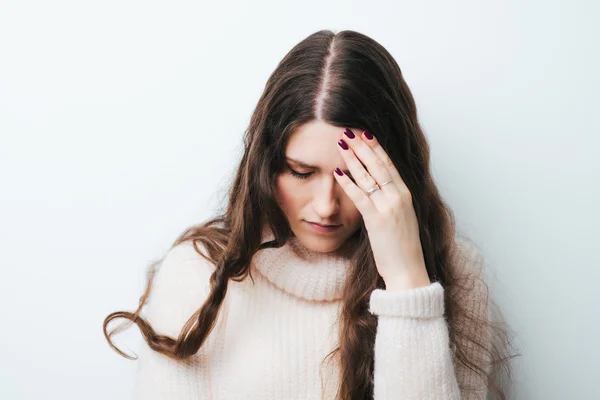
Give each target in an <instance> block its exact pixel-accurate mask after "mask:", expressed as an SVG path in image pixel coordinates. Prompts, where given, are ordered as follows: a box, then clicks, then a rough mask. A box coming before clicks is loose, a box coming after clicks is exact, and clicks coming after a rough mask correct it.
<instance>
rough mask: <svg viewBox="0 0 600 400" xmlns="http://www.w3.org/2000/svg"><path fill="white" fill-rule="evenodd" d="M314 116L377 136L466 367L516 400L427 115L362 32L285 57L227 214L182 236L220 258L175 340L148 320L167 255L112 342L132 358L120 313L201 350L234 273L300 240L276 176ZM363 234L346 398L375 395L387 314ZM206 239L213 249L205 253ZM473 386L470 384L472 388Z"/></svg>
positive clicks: (347, 316) (507, 339)
mask: <svg viewBox="0 0 600 400" xmlns="http://www.w3.org/2000/svg"><path fill="white" fill-rule="evenodd" d="M315 119H318V120H321V121H324V122H327V123H329V124H331V125H334V126H339V127H349V126H355V127H361V128H362V129H368V130H369V131H370V132H373V133H374V134H375V136H377V140H378V141H379V143H380V144H381V145H382V146H383V148H384V149H385V151H386V152H387V153H388V155H389V157H390V158H391V160H392V161H393V163H394V165H395V167H396V168H397V169H398V171H400V174H401V176H402V178H403V180H404V182H406V185H407V186H408V188H409V190H410V192H411V194H412V198H413V206H414V208H415V212H416V215H417V218H418V221H419V233H420V240H421V244H422V247H423V253H424V256H425V263H426V267H427V272H428V274H429V277H430V279H431V281H432V282H433V281H439V282H440V283H441V284H442V286H443V287H444V288H445V291H444V293H445V295H444V296H445V298H444V302H445V318H446V319H447V322H448V327H449V334H450V344H451V348H452V351H453V354H454V363H455V369H456V371H457V372H459V371H473V372H475V373H476V374H477V376H478V377H480V378H481V382H482V383H483V384H484V386H487V388H488V390H489V391H490V393H492V394H496V395H497V398H500V399H505V398H507V390H508V389H510V387H511V385H510V382H511V368H510V365H509V361H510V360H511V358H512V357H514V355H510V353H509V352H510V351H511V347H512V345H511V342H512V341H511V337H512V334H511V330H510V328H509V327H508V325H507V324H506V323H505V322H504V321H503V320H502V315H501V313H499V311H498V310H497V307H496V306H495V304H494V303H493V301H491V300H489V305H490V310H492V312H490V316H492V315H494V313H495V319H496V320H495V321H492V319H493V318H489V319H488V318H482V317H481V316H480V315H475V314H474V313H473V312H472V311H471V308H470V307H469V304H466V303H465V302H463V301H461V299H463V298H465V297H464V296H465V293H467V292H468V291H469V290H474V289H473V288H474V287H476V286H475V285H484V286H485V289H486V290H485V293H488V292H487V285H485V282H483V280H482V279H481V277H480V276H479V275H478V274H470V275H468V274H464V273H461V272H460V271H459V270H458V268H454V267H455V266H456V265H457V264H458V263H460V262H462V261H461V260H460V259H459V257H458V256H457V252H456V251H457V246H456V243H457V242H456V241H455V236H458V233H457V231H456V226H455V220H454V216H453V213H452V211H451V210H450V208H449V207H448V206H447V205H446V204H445V202H444V201H443V200H442V197H441V195H440V193H439V191H438V189H437V188H436V185H435V184H434V181H433V178H432V175H431V171H430V165H429V162H430V151H429V144H428V142H427V140H426V138H425V135H424V133H423V131H422V129H421V127H420V125H419V122H418V120H417V109H416V106H415V101H414V99H413V96H412V94H411V91H410V90H409V88H408V86H407V84H406V82H405V81H404V78H403V76H402V73H401V71H400V67H399V66H398V64H397V63H396V61H395V60H394V58H393V57H392V56H391V55H390V53H388V51H386V50H385V48H384V47H382V46H381V45H380V44H379V43H378V42H376V41H375V40H373V39H371V38H369V37H367V36H365V35H363V34H360V33H358V32H355V31H351V30H344V31H341V32H339V33H337V34H335V33H333V32H332V31H329V30H322V31H319V32H316V33H313V34H311V35H310V36H308V37H306V38H305V39H304V40H302V41H301V42H300V43H298V44H297V45H296V46H294V47H293V48H292V49H291V50H290V51H289V53H288V54H287V55H286V56H285V57H284V58H283V59H282V60H281V62H280V63H279V65H278V66H277V67H276V69H275V71H274V72H273V73H272V75H271V76H270V77H269V79H268V81H267V83H266V85H265V88H264V91H263V93H262V95H261V97H260V99H259V100H258V104H257V106H256V109H255V110H254V113H253V114H252V117H251V120H250V124H249V126H248V128H247V129H246V131H245V132H244V143H243V144H244V149H243V151H244V152H243V156H242V157H241V161H240V164H239V167H238V168H237V171H236V174H235V179H234V181H233V184H232V186H231V188H230V190H229V198H228V202H227V207H226V210H225V211H224V212H223V213H221V214H219V215H218V216H217V217H215V218H213V219H210V220H208V221H206V222H204V223H201V224H198V225H193V226H191V227H189V228H188V229H186V230H185V231H184V232H183V233H182V234H181V235H180V236H179V237H178V238H177V239H176V240H175V242H174V243H173V245H172V246H176V245H178V244H180V243H183V242H186V241H190V242H192V243H193V244H194V247H195V249H196V251H197V252H198V253H199V254H200V255H202V256H203V257H204V258H206V259H208V260H209V261H211V262H212V263H214V265H215V269H214V272H213V273H212V276H211V278H210V288H211V290H210V293H209V294H208V297H207V299H206V301H205V303H204V304H203V305H202V307H201V308H200V309H199V310H197V311H196V312H195V313H194V314H193V315H192V316H191V318H190V319H189V320H188V321H187V322H186V324H185V325H184V327H183V329H182V331H181V333H180V335H179V337H178V338H176V339H175V338H171V337H168V336H165V335H162V334H160V333H157V332H156V331H154V329H153V328H152V326H150V324H149V323H148V322H147V321H146V320H144V319H143V318H142V317H140V312H141V310H142V308H143V306H144V304H145V303H146V300H147V298H148V295H149V294H150V291H151V288H152V279H153V276H154V273H155V266H156V265H157V264H158V263H159V262H160V260H158V261H157V262H155V263H152V264H151V265H150V269H149V271H148V278H147V286H146V290H145V292H144V294H143V296H142V297H141V298H140V302H139V307H138V308H137V310H136V311H135V312H133V313H131V312H126V311H122V312H114V313H112V314H110V315H108V316H107V317H106V319H105V320H104V324H103V329H104V335H105V337H106V339H107V340H108V342H109V344H110V346H111V347H112V348H113V349H114V350H116V351H117V352H118V353H119V354H121V355H122V356H124V357H127V358H129V359H132V357H131V356H128V355H127V354H125V353H123V352H122V351H121V350H119V349H118V348H117V347H116V346H114V344H113V343H112V341H111V336H112V335H113V334H115V333H118V332H119V331H121V330H122V327H119V328H117V329H114V330H112V331H111V332H110V333H108V332H107V326H108V324H109V323H110V321H112V320H114V319H116V318H125V319H127V320H129V321H128V325H130V324H131V323H132V322H133V323H135V324H137V326H138V327H139V329H140V331H141V333H142V335H143V337H144V339H145V341H146V342H147V343H148V345H149V347H150V348H151V349H153V350H155V351H157V352H160V353H162V354H164V355H166V356H168V357H171V358H173V359H179V360H180V359H185V358H187V357H190V356H192V355H194V354H196V353H197V352H198V350H199V349H200V347H201V346H202V344H203V343H204V342H205V340H206V338H207V337H208V335H209V333H210V332H211V330H212V329H213V327H214V325H215V321H216V318H217V316H218V313H219V310H220V308H221V305H222V304H223V300H224V298H225V295H226V293H227V286H228V282H229V280H230V279H232V280H235V281H241V280H243V279H245V278H246V277H247V275H248V274H249V265H250V261H251V259H252V257H253V255H254V254H255V253H256V252H257V251H260V249H262V248H264V247H280V246H282V245H283V244H285V243H286V241H287V240H288V238H290V237H291V236H292V232H291V229H290V227H289V224H288V221H287V220H286V217H285V215H284V214H283V212H282V210H281V209H280V208H279V206H278V205H277V203H276V201H275V197H274V193H275V188H274V186H273V185H274V182H275V178H276V176H277V175H278V174H280V173H282V171H284V170H285V161H284V160H285V147H286V144H287V141H288V138H289V137H290V135H291V134H292V133H293V132H294V130H295V129H296V128H297V127H299V126H300V125H302V124H304V123H307V122H309V121H312V120H315ZM264 224H268V227H270V229H271V230H272V232H273V233H274V235H275V240H273V241H270V242H267V243H265V244H261V243H260V242H261V233H262V232H263V226H265V225H264ZM353 239H355V240H356V247H355V251H354V255H353V256H352V258H351V265H350V270H349V271H348V282H351V283H349V284H347V285H346V287H345V289H344V295H343V299H342V300H341V301H342V304H341V307H342V313H341V319H340V330H339V331H340V336H339V347H337V348H336V349H335V350H334V351H333V352H332V353H330V354H329V355H328V357H329V356H333V355H337V356H339V357H340V358H339V359H340V363H339V365H340V368H341V371H340V378H341V381H340V386H339V389H338V393H337V398H339V399H370V398H372V396H373V386H374V385H373V370H374V342H375V334H376V330H377V318H376V316H374V315H372V314H371V313H370V312H369V311H368V306H369V304H368V303H369V296H370V294H371V292H372V291H373V290H374V289H375V288H384V287H385V286H384V282H383V280H382V278H381V277H380V276H379V274H378V273H377V268H376V265H375V262H374V259H373V256H372V252H371V247H370V245H369V240H368V236H367V234H366V230H365V227H364V224H363V225H362V226H361V227H360V228H359V230H358V231H357V232H356V234H355V235H354V236H353ZM198 244H201V245H202V247H204V249H206V251H207V252H208V255H204V254H203V253H202V252H201V251H200V249H199V247H198ZM478 254H479V257H480V256H481V254H480V253H478ZM481 301H488V300H486V299H482V300H481ZM492 307H493V309H492ZM493 310H496V311H495V312H494V311H493ZM482 332H487V337H489V338H491V339H492V340H482V339H481V338H482V337H486V335H482ZM472 389H473V388H470V387H461V391H462V392H463V393H467V392H468V391H469V390H472Z"/></svg>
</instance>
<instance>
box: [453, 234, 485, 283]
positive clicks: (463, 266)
mask: <svg viewBox="0 0 600 400" xmlns="http://www.w3.org/2000/svg"><path fill="white" fill-rule="evenodd" d="M454 243H455V247H454V249H453V250H452V266H453V268H454V272H455V273H456V274H457V275H458V276H462V277H467V276H482V275H483V268H484V259H483V253H482V251H481V250H480V249H479V247H478V246H477V245H476V244H475V243H474V242H473V241H472V240H470V239H467V238H465V237H462V236H456V237H455V239H454Z"/></svg>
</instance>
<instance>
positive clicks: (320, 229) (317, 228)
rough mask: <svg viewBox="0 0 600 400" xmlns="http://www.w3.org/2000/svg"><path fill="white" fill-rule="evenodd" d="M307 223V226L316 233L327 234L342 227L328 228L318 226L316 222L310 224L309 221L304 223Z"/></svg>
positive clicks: (331, 226)
mask: <svg viewBox="0 0 600 400" xmlns="http://www.w3.org/2000/svg"><path fill="white" fill-rule="evenodd" d="M306 222H308V224H309V225H310V227H311V228H312V229H313V230H314V231H315V232H318V233H329V232H334V231H336V230H338V229H339V228H341V227H342V225H330V226H323V225H320V224H317V223H316V222H310V221H306Z"/></svg>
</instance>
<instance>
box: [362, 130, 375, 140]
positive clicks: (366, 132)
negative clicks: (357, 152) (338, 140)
mask: <svg viewBox="0 0 600 400" xmlns="http://www.w3.org/2000/svg"><path fill="white" fill-rule="evenodd" d="M364 134H365V137H366V138H367V139H369V140H372V139H373V135H372V134H371V132H369V131H367V130H365V132H364Z"/></svg>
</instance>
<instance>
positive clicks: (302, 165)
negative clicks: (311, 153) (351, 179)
mask: <svg viewBox="0 0 600 400" xmlns="http://www.w3.org/2000/svg"><path fill="white" fill-rule="evenodd" d="M285 158H286V159H287V160H288V161H291V162H293V163H294V164H298V165H299V166H301V167H302V168H308V169H319V167H316V166H314V165H309V164H307V163H305V162H302V161H299V160H294V159H293V158H291V157H287V156H286V157H285ZM342 171H343V172H344V173H345V174H346V175H350V176H352V174H351V173H350V171H348V170H347V169H344V170H342Z"/></svg>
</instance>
